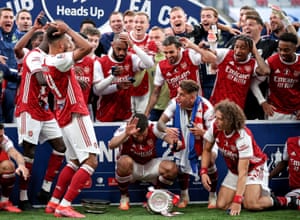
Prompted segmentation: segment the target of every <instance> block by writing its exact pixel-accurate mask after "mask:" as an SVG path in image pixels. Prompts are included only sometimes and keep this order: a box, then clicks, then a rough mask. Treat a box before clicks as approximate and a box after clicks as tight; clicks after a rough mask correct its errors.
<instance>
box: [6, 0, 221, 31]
mask: <svg viewBox="0 0 300 220" xmlns="http://www.w3.org/2000/svg"><path fill="white" fill-rule="evenodd" d="M174 6H180V7H182V8H183V9H184V10H185V12H186V13H187V21H188V22H189V23H191V24H196V23H199V19H200V10H201V8H202V7H203V6H204V5H203V4H201V3H199V2H198V1H196V0H173V1H154V0H122V1H121V0H111V1H105V0H64V1H61V0H51V1H49V0H2V1H1V2H0V7H10V8H12V9H13V10H14V13H17V12H18V11H20V10H21V9H27V10H29V11H31V14H32V16H33V18H35V17H36V16H37V15H38V13H39V12H40V11H44V12H45V13H46V16H47V18H48V19H49V20H50V21H52V20H55V19H61V20H64V21H65V22H66V23H68V24H69V25H70V26H71V27H72V28H73V29H74V30H77V31H78V30H79V27H80V23H81V21H82V20H83V19H85V18H90V19H92V20H93V21H95V23H96V25H97V27H98V28H99V29H100V30H101V31H102V30H103V31H107V30H108V29H109V24H108V19H109V16H110V14H111V13H112V12H113V11H120V12H124V11H126V10H133V11H143V12H146V13H147V14H148V15H149V17H150V22H151V26H154V25H158V26H161V27H168V26H170V25H169V12H170V10H171V8H172V7H174ZM220 21H222V22H223V23H226V21H225V19H224V18H223V17H222V16H220Z"/></svg>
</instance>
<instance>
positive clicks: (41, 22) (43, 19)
mask: <svg viewBox="0 0 300 220" xmlns="http://www.w3.org/2000/svg"><path fill="white" fill-rule="evenodd" d="M38 22H39V24H40V25H42V26H45V25H46V24H47V22H48V19H47V18H46V17H45V16H43V17H40V18H38Z"/></svg>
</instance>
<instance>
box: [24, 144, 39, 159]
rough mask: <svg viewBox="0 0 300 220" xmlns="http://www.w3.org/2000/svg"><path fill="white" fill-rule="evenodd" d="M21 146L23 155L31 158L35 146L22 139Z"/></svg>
mask: <svg viewBox="0 0 300 220" xmlns="http://www.w3.org/2000/svg"><path fill="white" fill-rule="evenodd" d="M22 146H23V154H24V156H25V157H28V158H30V159H33V158H34V153H35V148H36V146H35V145H34V144H31V143H28V142H26V141H23V143H22Z"/></svg>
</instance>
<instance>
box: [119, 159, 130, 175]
mask: <svg viewBox="0 0 300 220" xmlns="http://www.w3.org/2000/svg"><path fill="white" fill-rule="evenodd" d="M132 169H133V160H132V158H130V157H128V156H121V157H120V158H119V159H118V161H117V173H119V174H122V175H129V174H131V173H132Z"/></svg>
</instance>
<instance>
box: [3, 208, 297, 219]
mask: <svg viewBox="0 0 300 220" xmlns="http://www.w3.org/2000/svg"><path fill="white" fill-rule="evenodd" d="M75 209H76V210H77V211H80V212H81V213H84V210H83V208H82V207H75ZM174 211H180V212H183V214H182V215H177V216H174V217H164V216H160V215H153V214H149V213H148V212H147V211H146V209H145V208H143V207H142V206H141V205H134V206H132V207H131V208H130V209H129V210H128V211H120V210H119V209H118V207H117V206H115V205H111V206H110V207H109V209H108V211H107V212H106V213H104V214H87V213H85V214H86V218H85V219H86V220H119V219H120V220H160V219H164V220H166V219H170V218H171V219H174V220H219V219H220V220H221V219H222V220H226V219H231V220H275V219H278V220H290V219H291V220H297V219H299V220H300V211H298V210H278V211H261V212H248V211H245V210H243V211H242V213H241V215H239V216H229V215H227V214H226V213H225V211H222V210H216V209H207V208H206V205H205V204H192V205H188V207H187V208H185V209H180V210H179V209H174ZM0 219H3V220H48V219H71V218H56V217H54V216H53V215H48V214H45V213H44V209H42V208H41V209H37V210H36V211H26V212H22V213H8V212H3V211H0Z"/></svg>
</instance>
